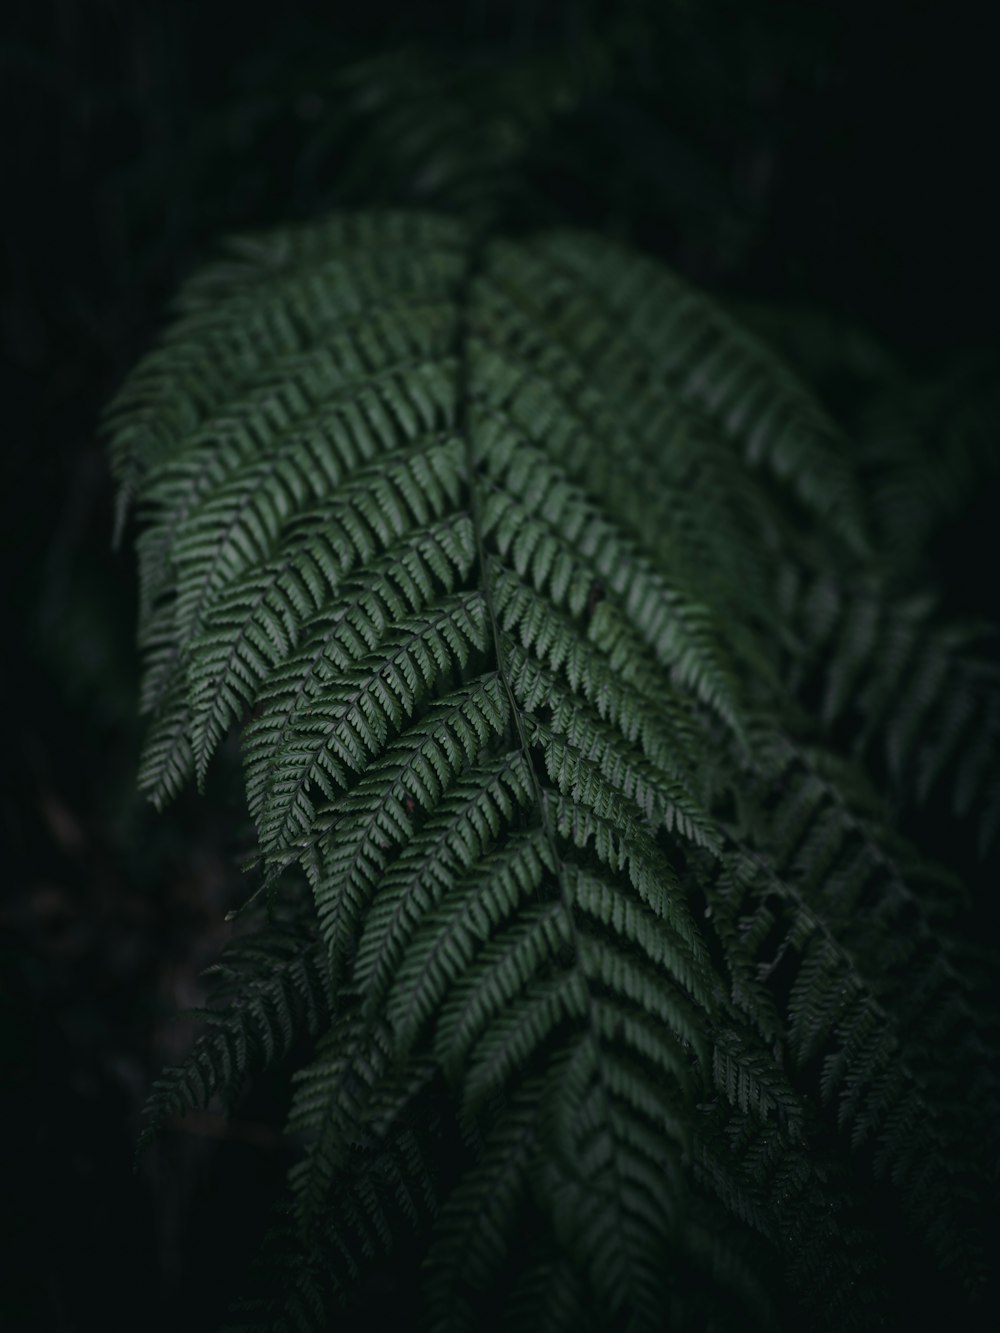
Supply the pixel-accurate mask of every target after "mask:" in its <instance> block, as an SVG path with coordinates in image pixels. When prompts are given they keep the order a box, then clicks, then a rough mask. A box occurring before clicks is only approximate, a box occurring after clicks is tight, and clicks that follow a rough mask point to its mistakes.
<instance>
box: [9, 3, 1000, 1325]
mask: <svg viewBox="0 0 1000 1333" xmlns="http://www.w3.org/2000/svg"><path fill="white" fill-rule="evenodd" d="M985 10H986V7H985V6H982V5H977V6H963V5H961V4H955V3H949V4H942V3H938V4H928V5H925V6H921V7H919V9H918V8H917V7H916V6H913V5H912V4H906V3H903V2H902V0H898V2H897V0H878V2H876V0H870V2H869V3H865V4H860V3H845V2H844V0H811V2H810V3H804V2H803V3H796V4H791V3H778V2H777V0H715V2H712V3H702V4H695V3H693V2H692V3H689V4H684V3H677V4H675V5H671V4H668V3H666V0H662V2H661V3H657V4H651V5H643V4H637V3H632V4H620V5H618V6H615V7H614V15H615V21H617V20H619V19H620V18H621V16H622V14H625V16H626V18H628V19H629V20H630V21H634V24H635V34H636V35H635V37H634V39H630V40H629V41H627V42H626V44H625V54H624V56H623V58H622V65H621V70H620V72H619V73H618V75H617V76H616V77H615V79H614V80H613V81H612V83H611V85H610V86H609V87H608V88H606V89H604V90H603V91H602V92H601V93H600V94H599V95H598V96H597V97H596V99H595V100H594V101H593V102H592V104H591V105H590V106H589V108H588V109H586V110H585V111H583V112H581V113H580V114H579V115H578V116H577V117H576V120H575V122H574V121H573V119H572V118H571V123H570V125H569V126H568V128H566V129H565V130H564V131H563V132H561V135H560V136H558V137H557V138H555V139H553V140H552V141H551V142H550V143H548V145H546V144H540V145H539V146H538V149H537V151H533V153H532V155H531V157H530V161H529V162H528V164H527V167H526V173H527V175H528V176H529V177H530V178H531V180H532V188H533V193H531V194H530V196H526V200H527V201H525V200H521V201H520V202H518V203H516V204H515V205H514V208H513V212H514V215H515V216H516V217H517V218H519V219H520V220H521V221H525V222H530V221H531V220H532V218H533V216H534V214H535V213H537V215H538V217H539V218H540V219H541V220H543V221H544V220H548V219H549V218H552V217H557V218H561V219H569V220H571V221H575V222H580V223H583V224H586V225H594V226H601V227H605V228H607V229H610V230H611V231H613V232H615V233H617V234H624V235H626V236H627V237H630V238H631V239H633V240H635V241H637V242H638V243H639V244H641V245H643V246H644V247H646V248H647V249H650V250H652V251H654V252H656V253H659V254H661V255H662V256H663V257H664V258H665V259H666V260H667V261H668V262H670V263H672V264H673V265H674V266H676V267H677V268H679V269H681V270H682V271H683V272H686V273H687V274H689V275H690V276H691V277H693V278H694V279H696V280H697V281H699V282H700V283H702V284H704V285H706V286H708V287H709V288H711V289H712V290H714V291H715V292H717V293H718V294H720V295H721V296H723V297H724V298H726V299H729V300H731V301H732V302H734V303H736V304H740V303H758V302H768V303H771V304H772V305H777V306H779V307H781V306H783V305H784V304H789V305H790V306H793V307H795V308H797V309H798V308H805V309H808V310H810V311H819V312H825V313H827V314H829V315H830V316H832V317H835V318H836V319H838V320H843V321H847V322H848V323H849V325H850V326H851V327H852V328H857V329H860V330H861V331H863V332H864V333H865V334H867V335H870V336H872V337H873V338H874V339H875V340H876V341H877V342H878V343H879V344H881V345H882V346H884V347H885V349H886V350H887V353H888V355H890V356H891V357H892V358H894V359H895V362H896V364H898V365H900V366H902V367H903V368H904V369H905V371H906V372H907V373H909V374H911V375H912V376H914V377H920V376H923V375H935V374H938V373H940V372H941V370H942V368H946V367H947V365H948V364H949V363H950V361H951V360H953V359H954V358H955V357H958V356H961V355H963V354H965V353H967V352H969V351H972V350H975V349H986V350H990V349H992V350H994V351H995V350H996V349H997V347H998V345H1000V339H998V337H997V334H996V328H995V321H996V316H997V308H998V300H997V298H998V296H1000V283H998V281H997V279H998V250H1000V247H998V239H997V238H998V236H1000V191H998V190H997V189H996V181H995V179H994V178H995V176H996V164H997V155H996V147H995V143H996V132H997V128H998V117H997V108H996V102H995V96H994V88H995V83H996V72H995V67H994V55H993V51H994V48H993V47H992V45H991V43H990V41H989V40H988V35H987V31H986V26H985V23H984V21H983V15H984V14H985ZM608 12H609V13H610V8H609V10H608ZM651 15H652V17H651ZM605 21H607V14H606V13H605V10H604V7H602V6H600V5H594V4H585V3H580V2H579V0H577V3H569V4H564V5H558V4H547V5H545V4H524V3H521V4H514V3H508V4H504V5H499V4H491V3H488V2H487V0H480V3H479V4H457V3H456V4H451V5H447V6H440V5H439V6H437V7H436V8H435V9H434V10H433V11H432V10H431V9H430V8H429V7H425V6H419V5H414V4H412V3H409V2H408V0H400V2H399V3H388V2H387V0H377V2H376V0H365V3H364V4H363V5H360V6H348V5H346V4H341V5H338V4H334V3H331V4H327V5H309V6H307V5H299V4H293V3H290V2H289V0H283V2H282V3H281V4H279V5H274V6H271V7H269V8H268V10H266V11H260V12H257V11H256V10H255V8H254V7H253V6H246V5H237V4H230V3H210V2H208V0H206V3H203V4H197V5H195V4H183V3H175V4H170V3H166V2H165V0H136V3H133V4H129V3H114V2H112V0H90V3H86V2H85V0H75V2H74V0H62V2H61V3H56V2H55V0H37V3H33V4H31V5H15V6H13V8H11V7H9V6H8V7H5V8H4V12H3V18H2V19H0V96H2V104H3V118H2V148H0V155H2V156H0V165H2V172H0V180H2V189H3V201H2V203H0V226H2V235H3V286H2V290H0V357H2V373H3V380H2V397H0V402H2V413H3V416H2V421H3V439H2V445H0V448H2V453H3V461H4V473H3V486H2V491H0V495H2V504H3V516H2V527H0V533H2V540H3V560H2V562H0V569H2V576H3V579H4V589H3V605H2V613H3V648H2V650H0V699H2V705H0V707H2V713H0V718H2V721H0V726H2V737H0V755H2V758H0V762H2V764H3V768H4V772H3V789H2V792H0V836H2V840H3V848H4V860H5V863H6V866H7V874H6V876H5V879H6V884H5V886H4V889H5V891H4V893H3V896H2V901H0V1080H2V1098H0V1104H2V1106H3V1111H4V1121H3V1125H2V1129H0V1136H2V1137H0V1145H2V1146H0V1154H2V1157H3V1160H2V1169H3V1175H2V1184H0V1225H3V1226H9V1228H10V1234H9V1236H2V1237H0V1254H2V1256H3V1260H4V1267H5V1272H4V1273H3V1276H2V1286H0V1326H2V1327H3V1328H7V1327H10V1328H12V1329H20V1328H24V1329H32V1330H34V1329H38V1330H49V1329H51V1330H54V1331H55V1330H58V1331H59V1333H71V1331H73V1330H89V1329H91V1328H95V1329H96V1328H101V1329H105V1330H113V1329H117V1328H119V1327H121V1328H124V1327H126V1326H128V1327H130V1328H131V1327H136V1326H139V1327H142V1328H144V1329H146V1330H148V1331H149V1333H158V1330H161V1329H163V1330H166V1329H172V1328H174V1327H176V1326H183V1327H184V1328H186V1329H189V1330H197V1329H202V1328H206V1329H207V1328H211V1327H212V1326H213V1325H214V1323H215V1321H216V1320H217V1318H218V1317H219V1315H220V1314H221V1313H222V1312H223V1310H224V1308H225V1302H226V1300H227V1298H228V1296H229V1295H230V1294H231V1293H232V1292H233V1291H234V1290H236V1289H237V1288H238V1286H239V1281H240V1273H241V1270H242V1268H243V1267H244V1266H245V1265H246V1263H247V1256H252V1254H253V1252H254V1248H255V1245H256V1242H257V1239H258V1237H259V1235H260V1234H261V1232H262V1230H263V1228H264V1226H265V1224H266V1220H267V1215H268V1210H269V1207H270V1203H271V1200H272V1197H273V1195H274V1193H275V1191H276V1189H277V1188H278V1186H279V1184H280V1182H281V1180H282V1178H283V1173H284V1171H285V1169H286V1166H287V1161H286V1158H285V1153H284V1150H283V1148H282V1147H281V1145H280V1140H279V1137H278V1133H277V1129H278V1127H279V1126H280V1123H281V1114H282V1107H281V1105H280V1098H276V1097H275V1096H273V1095H272V1096H271V1097H270V1098H269V1097H268V1096H267V1095H264V1094H261V1095H260V1096H258V1097H257V1098H256V1100H253V1099H252V1100H251V1103H250V1105H249V1106H248V1107H247V1108H246V1110H245V1112H241V1114H240V1116H239V1117H237V1119H236V1121H235V1123H234V1124H233V1125H232V1126H231V1127H229V1128H228V1129H226V1128H224V1127H223V1126H222V1125H221V1123H220V1122H219V1121H218V1119H217V1118H215V1117H212V1116H204V1117H201V1118H198V1117H194V1118H193V1119H191V1120H190V1121H188V1122H186V1125H185V1127H183V1128H178V1129H177V1130H175V1131H173V1132H171V1134H169V1135H168V1136H167V1139H166V1140H165V1141H164V1142H163V1144H162V1145H161V1146H160V1147H158V1148H157V1149H155V1150H154V1151H153V1152H152V1153H151V1154H150V1155H149V1156H148V1157H147V1158H145V1159H144V1160H143V1162H142V1164H141V1166H140V1169H139V1170H138V1171H137V1172H135V1173H134V1172H133V1169H132V1156H133V1149H134V1144H135V1139H136V1136H137V1132H138V1127H139V1113H140V1110H141V1106H142V1102H143V1100H144V1097H145V1095H146V1093H147V1091H148V1088H149V1084H150V1082H151V1080H152V1079H153V1078H154V1077H155V1076H156V1074H157V1072H158V1070H159V1069H160V1068H161V1067H162V1066H163V1064H164V1063H165V1062H169V1061H170V1060H172V1059H174V1058H176V1057H177V1056H178V1055H179V1054H180V1052H181V1051H183V1049H184V1043H185V1040H186V1038H187V1035H188V1034H189V1032H190V1028H189V1027H188V1026H187V1024H186V1023H184V1022H178V1021H176V1020H175V1019H174V1018H173V1017H172V1016H173V1015H174V1013H175V1012H176V1010H177V1009H178V1008H182V1007H184V1006H186V1005H191V1004H195V1003H198V1002H200V1001H201V999H202V998H203V988H202V983H201V981H200V980H199V973H200V972H201V970H202V969H203V968H204V967H205V966H207V965H208V964H209V963H210V962H211V961H212V959H213V958H214V957H215V955H216V954H217V952H218V950H219V948H220V946H221V944H222V943H223V942H224V941H225V939H226V938H228V935H229V932H230V930H231V927H230V926H228V925H227V924H226V922H225V920H224V917H225V913H226V912H227V910H228V909H229V908H231V907H232V906H233V905H234V904H235V903H237V902H238V901H239V900H240V897H241V894H242V893H243V888H242V886H241V874H240V871H239V858H240V855H241V853H242V852H243V851H244V850H245V848H246V847H247V845H248V844H249V833H248V831H247V829H246V828H245V826H244V822H243V821H244V815H243V811H242V805H241V802H240V796H239V788H238V783H234V782H233V781H232V780H231V779H232V777H233V774H232V773H231V772H227V770H226V765H225V763H224V764H223V765H222V769H221V772H220V774H219V775H218V777H217V778H216V780H215V783H214V785H212V784H210V790H209V794H208V799H206V800H199V799H198V798H196V797H194V796H188V797H185V798H184V799H182V800H181V801H180V802H179V803H178V805H177V806H176V807H175V808H174V809H173V810H172V811H171V812H170V814H169V816H167V817H159V816H157V815H156V814H155V812H154V811H152V810H151V809H150V808H148V807H144V806H143V805H142V804H141V803H140V802H139V801H138V799H137V798H136V797H135V796H134V794H133V786H134V774H135V766H136V757H137V750H138V746H139V742H140V737H141V728H140V726H139V725H138V723H137V721H136V703H135V698H136V684H137V662H136V656H135V651H134V647H133V633H134V591H133V582H134V581H133V561H132V556H131V552H130V541H129V539H128V536H129V535H131V534H128V535H127V537H126V540H125V542H124V543H123V546H122V549H121V550H120V551H118V552H114V551H113V550H112V546H111V530H112V514H113V487H112V484H111V480H110V477H109V474H108V470H107V466H106V461H105V458H104V453H103V448H102V444H101V440H100V437H99V433H98V425H99V414H100V411H101V408H102V406H103V405H104V404H105V403H106V402H107V400H108V399H109V397H110V396H111V394H112V393H113V392H114V390H115V389H116V387H117V386H118V385H119V384H120V382H121V381H122V378H123V377H124V375H125V374H126V373H127V371H128V369H129V367H130V366H131V365H132V364H133V363H134V362H135V360H136V359H137V357H138V356H139V355H140V354H141V353H142V352H143V350H144V349H145V348H146V347H148V346H149V344H150V341H151V339H152V337H153V336H154V335H155V332H156V330H157V328H158V327H159V326H160V324H161V322H162V320H163V318H164V314H165V308H166V303H167V302H168V300H169V297H170V294H171V293H172V291H173V290H174V289H175V287H176V285H177V283H178V281H179V280H180V279H181V278H182V277H183V276H184V275H185V274H186V273H188V272H189V271H190V270H191V268H192V267H193V266H194V265H196V264H197V263H199V262H200V261H202V260H203V259H205V258H206V257H209V256H210V255H211V254H212V253H213V243H214V242H215V240H216V239H217V238H218V236H219V235H220V234H222V233H226V232H231V231H233V230H239V229H245V228H248V227H255V226H259V225H264V224H267V223H270V222H275V221H279V220H290V219H294V218H298V217H306V216H309V215H311V214H314V213H316V212H318V211H321V210H323V209H325V208H328V207H336V206H338V205H340V204H354V205H356V204H365V203H370V202H378V201H379V200H380V199H381V198H383V197H390V198H398V199H401V200H403V201H411V200H414V199H416V200H417V201H418V202H435V201H434V200H433V198H431V199H426V198H422V197H421V191H422V190H423V189H424V187H423V186H421V184H420V183H419V181H417V180H415V179H408V178H407V175H406V170H405V163H404V165H403V167H402V168H399V167H398V164H397V166H396V167H394V169H393V170H394V172H395V174H391V173H390V174H389V176H388V178H386V177H385V176H383V173H381V172H380V170H379V169H378V164H377V162H376V163H374V164H373V163H368V164H367V165H368V168H369V169H368V170H367V171H366V170H365V169H364V168H365V165H366V164H365V162H364V161H363V160H361V159H363V154H364V152H365V151H366V150H365V143H366V142H367V141H366V140H365V139H364V138H363V136H362V137H361V138H357V137H354V136H352V134H351V133H349V132H348V133H346V134H345V133H344V132H343V127H342V126H341V127H340V129H338V130H336V132H334V130H330V132H329V133H328V126H331V125H333V126H334V127H336V126H337V125H338V124H339V123H340V122H339V120H338V117H340V115H341V111H342V107H341V106H340V105H339V104H338V102H337V97H338V94H337V92H336V90H335V89H333V90H331V89H332V84H331V77H332V75H333V74H334V73H335V72H336V71H337V70H338V69H340V68H341V67H343V66H344V65H345V64H347V63H349V62H351V61H353V60H355V59H356V58H358V57H364V56H370V55H373V54H378V53H380V52H383V51H386V50H388V49H390V48H392V47H394V46H396V45H397V44H399V43H401V42H411V43H415V45H416V47H417V49H418V50H421V51H425V52H430V53H432V54H433V56H434V58H436V59H439V60H441V61H444V62H445V63H446V64H447V63H448V62H455V63H456V64H458V65H460V64H461V62H463V61H465V60H471V59H473V58H474V57H476V56H478V55H479V54H481V53H484V52H485V53H486V54H487V56H488V57H492V56H496V55H497V54H498V53H499V54H500V55H501V56H502V55H504V54H505V53H512V54H517V53H518V52H522V51H531V50H533V49H534V48H535V47H536V46H538V47H542V46H546V45H556V46H558V45H559V44H566V43H569V44H572V43H574V42H579V41H580V40H581V33H584V34H589V33H595V32H596V33H598V34H599V33H600V31H601V24H602V23H604V22H605ZM598 41H599V37H598ZM359 155H361V158H359ZM359 161H360V166H359ZM372 168H373V169H372ZM831 385H832V387H831ZM824 387H825V390H826V393H827V398H828V403H829V405H830V407H831V408H832V409H833V411H834V412H835V413H836V414H838V415H841V417H844V416H847V417H849V416H850V413H851V410H852V408H853V405H854V404H853V401H852V398H851V389H850V386H849V385H845V384H843V383H841V384H839V387H838V381H837V380H836V378H835V377H834V379H833V380H832V381H830V383H828V384H826V385H825V386H824ZM998 498H1000V497H998V492H997V485H996V481H995V479H994V481H993V482H992V483H990V484H988V485H984V486H983V487H982V488H981V489H980V491H979V493H978V495H976V496H975V497H973V499H972V501H971V502H970V503H969V504H968V505H967V507H966V508H965V510H964V512H963V513H962V514H961V516H960V519H959V521H956V522H954V523H952V524H951V526H949V527H948V528H947V529H945V530H944V531H942V532H941V533H940V534H939V535H938V537H937V538H936V540H935V542H934V544H933V545H932V547H931V548H930V549H929V550H928V551H926V552H925V553H924V561H925V563H924V571H925V572H926V573H929V574H930V575H931V577H932V578H933V580H934V581H935V582H936V583H937V585H938V586H939V587H940V589H941V591H942V596H943V599H944V605H945V609H946V610H948V611H952V612H954V613H973V614H984V613H985V614H988V615H991V616H994V617H997V618H998V619H1000V615H998V613H1000V599H998V594H997V587H998V580H997V578H996V574H995V572H994V571H995V566H996V555H997V545H996V541H995V535H994V530H995V522H996V519H995V516H996V513H997V500H998ZM962 857H964V852H963V853H962V854H961V856H960V858H959V859H960V860H962ZM962 864H963V868H964V867H965V861H964V860H963V861H962ZM968 864H969V866H970V867H971V871H970V873H978V872H976V871H975V867H974V864H973V863H972V862H971V860H970V861H969V863H968ZM994 915H995V913H994ZM993 919H994V918H993V917H992V916H989V915H987V916H986V917H984V921H989V922H990V923H992V922H993Z"/></svg>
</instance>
